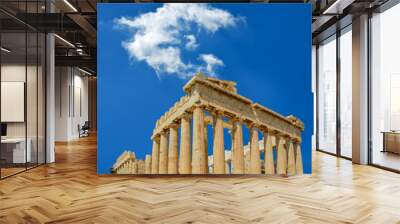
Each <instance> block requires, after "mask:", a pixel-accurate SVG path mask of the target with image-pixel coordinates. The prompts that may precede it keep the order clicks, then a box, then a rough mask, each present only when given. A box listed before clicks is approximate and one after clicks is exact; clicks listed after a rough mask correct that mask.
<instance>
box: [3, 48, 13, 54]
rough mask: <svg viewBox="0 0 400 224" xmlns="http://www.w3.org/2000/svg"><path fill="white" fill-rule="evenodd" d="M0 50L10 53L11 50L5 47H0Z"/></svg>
mask: <svg viewBox="0 0 400 224" xmlns="http://www.w3.org/2000/svg"><path fill="white" fill-rule="evenodd" d="M1 51H4V52H6V53H10V52H11V50H9V49H7V48H5V47H1Z"/></svg>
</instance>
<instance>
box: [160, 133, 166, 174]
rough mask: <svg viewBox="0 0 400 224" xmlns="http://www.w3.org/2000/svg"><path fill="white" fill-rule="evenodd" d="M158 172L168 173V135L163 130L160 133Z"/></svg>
mask: <svg viewBox="0 0 400 224" xmlns="http://www.w3.org/2000/svg"><path fill="white" fill-rule="evenodd" d="M159 160H160V162H159V164H160V165H159V167H158V169H159V171H158V173H159V174H167V173H168V137H167V132H166V131H163V132H162V133H161V134H160V158H159Z"/></svg>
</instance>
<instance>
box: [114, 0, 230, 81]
mask: <svg viewBox="0 0 400 224" xmlns="http://www.w3.org/2000/svg"><path fill="white" fill-rule="evenodd" d="M237 20H238V19H237V18H235V17H234V16H233V15H231V14H230V13H229V12H227V11H225V10H221V9H217V8H213V7H211V6H210V5H208V4H164V5H163V6H162V7H159V8H157V10H156V11H155V12H148V13H144V14H141V15H139V16H137V17H135V18H127V17H121V18H119V19H116V20H115V23H116V24H117V25H118V26H119V27H128V28H129V29H131V31H133V36H132V38H131V39H130V40H127V41H124V42H123V44H122V45H123V47H124V48H125V49H126V50H127V51H128V53H129V55H130V57H132V58H134V59H136V60H138V61H144V62H146V63H147V64H148V65H149V66H150V67H152V68H153V69H154V70H155V71H156V73H157V75H159V76H160V75H162V74H167V75H177V76H178V77H179V78H187V77H190V76H193V75H194V73H195V72H197V71H201V70H203V69H206V71H207V72H211V71H212V72H214V67H215V66H221V65H223V62H222V61H221V60H220V59H218V58H216V57H215V56H213V55H212V54H204V55H203V56H200V59H201V60H203V61H204V62H205V63H206V66H204V65H202V64H191V63H190V62H184V60H183V59H182V53H181V48H182V46H184V47H185V48H186V49H187V50H194V49H195V48H196V47H198V43H197V39H196V37H195V35H194V33H195V32H194V31H193V30H194V27H197V28H198V29H197V31H205V32H207V33H214V32H216V31H218V30H219V29H221V28H226V27H232V26H235V25H236V23H237ZM181 41H185V43H182V42H181ZM210 55H211V56H210ZM213 60H214V61H213ZM210 75H212V74H210Z"/></svg>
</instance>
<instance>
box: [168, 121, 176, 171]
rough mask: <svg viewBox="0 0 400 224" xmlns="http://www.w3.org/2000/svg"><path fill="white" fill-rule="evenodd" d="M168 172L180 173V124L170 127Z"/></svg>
mask: <svg viewBox="0 0 400 224" xmlns="http://www.w3.org/2000/svg"><path fill="white" fill-rule="evenodd" d="M168 143H169V144H168V174H178V125H177V124H171V126H170V127H169V141H168Z"/></svg>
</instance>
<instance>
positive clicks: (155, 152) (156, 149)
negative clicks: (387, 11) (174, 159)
mask: <svg viewBox="0 0 400 224" xmlns="http://www.w3.org/2000/svg"><path fill="white" fill-rule="evenodd" d="M151 154H152V157H151V173H152V174H158V166H159V158H160V137H159V136H155V137H154V138H153V149H152V153H151Z"/></svg>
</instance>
